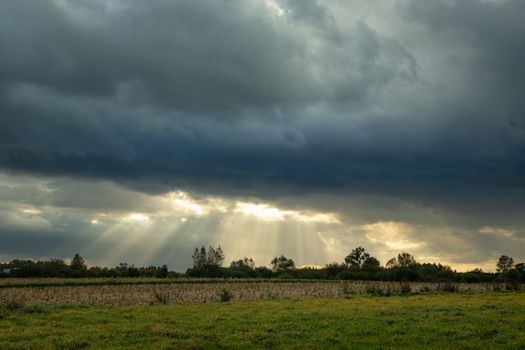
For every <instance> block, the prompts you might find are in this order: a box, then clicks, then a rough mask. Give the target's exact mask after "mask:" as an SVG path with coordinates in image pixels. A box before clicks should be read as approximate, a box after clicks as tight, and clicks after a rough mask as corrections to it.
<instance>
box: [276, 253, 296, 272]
mask: <svg viewBox="0 0 525 350" xmlns="http://www.w3.org/2000/svg"><path fill="white" fill-rule="evenodd" d="M270 264H271V265H272V270H273V271H275V272H285V271H288V270H293V269H295V263H294V261H293V260H292V259H288V258H287V257H285V256H284V255H281V256H279V257H275V258H273V260H272V261H271V262H270Z"/></svg>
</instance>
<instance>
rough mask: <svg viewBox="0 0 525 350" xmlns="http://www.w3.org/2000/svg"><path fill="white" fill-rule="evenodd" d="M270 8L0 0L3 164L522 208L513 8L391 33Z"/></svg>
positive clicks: (473, 9)
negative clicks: (1, 1) (343, 25)
mask: <svg viewBox="0 0 525 350" xmlns="http://www.w3.org/2000/svg"><path fill="white" fill-rule="evenodd" d="M268 3H270V5H268V4H267V3H265V2H246V1H225V2H218V1H205V2H195V1H152V2H148V3H142V2H135V1H129V2H117V1H115V2H107V3H106V2H102V1H100V2H87V1H86V2H67V1H65V2H58V1H57V2H53V1H40V2H36V3H35V2H33V1H16V2H14V1H13V2H5V3H2V5H0V6H1V7H2V9H1V11H0V51H1V52H2V53H3V54H2V55H0V114H1V119H0V137H1V138H0V166H1V167H2V168H3V169H4V170H5V171H11V172H16V171H21V172H28V173H33V174H44V175H61V176H63V175H65V176H75V177H85V178H94V179H111V180H115V181H117V182H120V183H123V184H126V185H128V186H131V187H133V188H135V189H139V190H141V191H146V192H164V191H168V190H171V189H173V188H176V187H182V188H190V189H194V190H196V191H200V192H203V193H219V194H225V195H253V196H259V197H267V198H276V197H280V196H285V195H299V196H302V195H305V194H308V193H311V192H314V193H315V192H327V193H333V194H336V195H337V194H339V195H344V196H347V195H354V194H355V195H363V194H373V195H384V196H391V197H395V198H401V199H403V200H407V201H413V202H415V203H419V204H420V205H428V206H438V207H443V208H446V209H447V210H448V211H450V212H452V211H455V210H458V211H461V212H464V213H467V214H468V215H472V217H473V218H480V217H482V218H484V219H486V220H489V221H491V220H492V221H494V222H496V221H497V222H500V221H504V220H511V221H512V220H514V221H516V220H520V219H519V218H520V217H522V214H523V208H524V204H525V203H524V202H525V200H524V195H523V194H524V185H525V182H524V181H525V180H524V179H525V155H524V154H525V153H524V151H525V129H524V120H525V117H524V115H525V106H524V102H523V101H525V98H523V97H524V96H523V94H524V89H523V86H522V83H521V82H522V81H524V78H525V76H524V72H525V70H524V63H523V62H525V60H524V58H525V54H524V43H525V40H524V38H523V33H525V25H524V24H523V21H522V18H523V17H524V15H525V10H524V7H523V5H521V4H520V2H518V1H504V2H486V1H474V0H472V1H465V2H460V1H458V2H454V1H453V2H450V1H432V2H430V1H429V2H419V1H418V2H416V1H402V2H400V4H399V6H397V7H396V8H397V11H399V12H398V13H396V14H395V15H397V16H399V17H400V18H402V19H403V21H404V22H403V27H399V28H398V27H393V28H391V32H390V33H382V32H379V31H377V30H375V29H374V28H373V26H372V25H371V24H368V23H367V21H366V19H359V20H357V21H355V22H354V23H352V24H350V25H348V24H347V25H346V26H345V27H344V29H343V27H342V26H341V23H340V22H338V19H337V18H336V16H335V14H334V13H333V12H331V7H330V5H331V3H330V2H328V3H326V4H325V6H322V5H320V2H315V1H282V2H275V3H273V2H268ZM271 4H273V5H271ZM350 10H351V9H350ZM21 23H24V25H21ZM314 202H315V201H314ZM313 205H315V203H313ZM492 221H491V222H492Z"/></svg>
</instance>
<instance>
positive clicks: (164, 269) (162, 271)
mask: <svg viewBox="0 0 525 350" xmlns="http://www.w3.org/2000/svg"><path fill="white" fill-rule="evenodd" d="M168 274H169V271H168V265H162V267H161V268H160V269H159V271H158V277H160V278H167V277H168Z"/></svg>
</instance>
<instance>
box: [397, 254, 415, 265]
mask: <svg viewBox="0 0 525 350" xmlns="http://www.w3.org/2000/svg"><path fill="white" fill-rule="evenodd" d="M415 265H417V262H416V259H415V258H414V257H413V256H412V254H409V253H404V252H403V253H400V254H398V255H397V266H399V267H411V266H415Z"/></svg>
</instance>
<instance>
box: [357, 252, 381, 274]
mask: <svg viewBox="0 0 525 350" xmlns="http://www.w3.org/2000/svg"><path fill="white" fill-rule="evenodd" d="M380 267H381V263H380V262H379V260H377V259H376V258H374V257H373V256H369V257H368V258H366V259H365V261H363V264H362V265H361V269H363V270H367V271H373V270H378V269H379V268H380Z"/></svg>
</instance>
